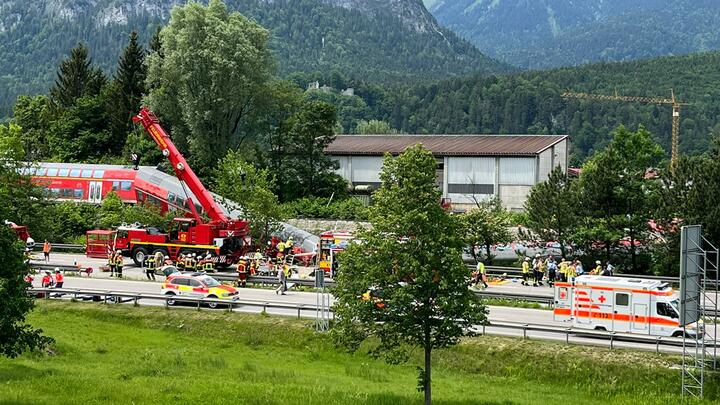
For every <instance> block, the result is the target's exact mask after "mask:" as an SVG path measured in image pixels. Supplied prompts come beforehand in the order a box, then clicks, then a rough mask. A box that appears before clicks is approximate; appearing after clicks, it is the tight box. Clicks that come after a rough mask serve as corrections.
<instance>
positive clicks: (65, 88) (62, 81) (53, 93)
mask: <svg viewBox="0 0 720 405" xmlns="http://www.w3.org/2000/svg"><path fill="white" fill-rule="evenodd" d="M105 82H106V79H105V75H104V74H103V73H102V71H101V70H99V69H96V68H93V67H92V60H91V59H90V57H89V55H88V48H87V47H86V46H85V45H84V44H82V43H78V45H77V46H76V47H75V48H73V49H72V50H71V51H70V57H69V58H67V59H64V60H63V61H61V62H60V67H59V69H58V72H57V79H55V85H54V86H53V87H52V88H51V89H50V101H51V103H52V105H53V106H54V107H56V108H69V107H72V106H73V105H74V104H75V100H77V99H78V98H80V97H85V96H94V95H97V94H99V93H100V90H101V89H102V87H103V86H104V85H105Z"/></svg>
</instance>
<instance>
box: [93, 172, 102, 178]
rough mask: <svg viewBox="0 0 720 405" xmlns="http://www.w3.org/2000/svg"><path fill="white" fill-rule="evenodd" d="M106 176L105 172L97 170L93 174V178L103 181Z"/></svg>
mask: <svg viewBox="0 0 720 405" xmlns="http://www.w3.org/2000/svg"><path fill="white" fill-rule="evenodd" d="M104 175H105V170H95V171H94V172H93V178H95V179H102V178H103V176H104Z"/></svg>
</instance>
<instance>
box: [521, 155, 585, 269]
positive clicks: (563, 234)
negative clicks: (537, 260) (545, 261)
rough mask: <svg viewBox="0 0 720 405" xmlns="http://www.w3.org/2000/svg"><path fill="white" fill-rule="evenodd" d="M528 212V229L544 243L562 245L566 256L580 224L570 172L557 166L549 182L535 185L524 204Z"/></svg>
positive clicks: (563, 253) (551, 173)
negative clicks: (573, 235)
mask: <svg viewBox="0 0 720 405" xmlns="http://www.w3.org/2000/svg"><path fill="white" fill-rule="evenodd" d="M525 211H526V212H527V218H528V224H527V225H528V227H529V228H530V229H531V230H532V231H533V232H534V233H535V234H536V235H537V236H539V237H540V239H541V240H542V241H544V242H549V241H557V242H559V243H560V251H561V253H562V255H563V256H565V254H566V250H567V246H568V245H569V244H570V236H571V235H572V232H573V229H574V227H575V225H576V224H577V215H576V211H577V197H576V190H575V187H573V184H572V183H571V182H570V179H569V178H568V175H567V172H566V171H565V170H563V169H562V168H561V167H560V166H558V167H556V168H555V169H553V171H552V172H550V176H549V177H548V179H547V180H546V181H543V182H542V183H538V184H536V185H535V186H533V188H532V189H531V190H530V195H529V196H528V199H527V201H526V202H525Z"/></svg>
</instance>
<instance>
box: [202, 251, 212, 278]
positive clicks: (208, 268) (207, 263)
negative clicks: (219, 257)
mask: <svg viewBox="0 0 720 405" xmlns="http://www.w3.org/2000/svg"><path fill="white" fill-rule="evenodd" d="M202 269H203V271H204V272H206V273H212V272H214V271H215V261H214V260H213V258H212V255H211V254H210V253H208V254H207V255H205V260H204V261H203V265H202Z"/></svg>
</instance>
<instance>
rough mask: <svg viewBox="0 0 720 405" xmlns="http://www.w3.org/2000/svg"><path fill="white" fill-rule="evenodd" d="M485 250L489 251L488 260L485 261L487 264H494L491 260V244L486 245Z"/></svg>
mask: <svg viewBox="0 0 720 405" xmlns="http://www.w3.org/2000/svg"><path fill="white" fill-rule="evenodd" d="M485 250H486V251H487V258H486V259H485V263H486V264H492V261H491V260H490V244H489V243H486V244H485Z"/></svg>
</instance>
